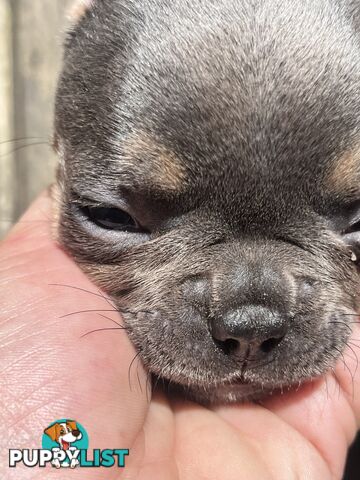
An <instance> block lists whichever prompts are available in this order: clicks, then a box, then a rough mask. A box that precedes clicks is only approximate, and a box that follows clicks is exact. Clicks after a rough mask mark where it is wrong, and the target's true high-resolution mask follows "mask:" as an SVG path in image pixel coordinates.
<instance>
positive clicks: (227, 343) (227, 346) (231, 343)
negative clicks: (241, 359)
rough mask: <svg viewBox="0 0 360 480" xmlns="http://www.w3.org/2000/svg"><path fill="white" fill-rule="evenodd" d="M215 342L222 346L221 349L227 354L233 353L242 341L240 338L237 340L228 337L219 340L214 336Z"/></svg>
mask: <svg viewBox="0 0 360 480" xmlns="http://www.w3.org/2000/svg"><path fill="white" fill-rule="evenodd" d="M214 342H215V344H216V345H217V346H218V347H219V348H220V350H222V351H223V352H224V353H225V355H231V354H232V353H234V352H236V351H237V350H238V349H239V347H240V343H239V342H238V340H235V338H228V339H226V340H217V339H216V338H214Z"/></svg>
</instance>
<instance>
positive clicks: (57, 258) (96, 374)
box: [0, 197, 360, 480]
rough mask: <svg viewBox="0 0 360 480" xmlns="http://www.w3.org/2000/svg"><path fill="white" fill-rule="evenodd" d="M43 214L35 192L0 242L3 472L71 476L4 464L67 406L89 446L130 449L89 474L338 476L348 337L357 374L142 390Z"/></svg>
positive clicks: (353, 385) (135, 364) (349, 399)
mask: <svg viewBox="0 0 360 480" xmlns="http://www.w3.org/2000/svg"><path fill="white" fill-rule="evenodd" d="M48 215H49V200H48V199H47V198H46V197H42V198H41V199H40V200H39V201H38V202H37V203H36V205H35V206H34V207H33V208H32V210H31V211H30V212H28V214H27V215H26V217H25V218H24V219H23V222H21V223H20V225H18V226H17V228H16V229H15V231H14V232H13V233H12V235H11V236H10V237H9V238H8V239H7V241H5V242H4V243H3V245H2V247H1V251H0V265H1V271H0V283H1V290H0V296H1V299H0V301H1V305H2V309H1V312H2V313H1V317H0V318H1V323H2V329H1V331H2V334H3V335H2V340H1V346H2V349H1V365H2V373H1V377H0V382H1V384H0V391H1V392H2V398H1V402H2V408H1V416H2V418H1V425H5V426H6V428H4V430H3V431H2V433H1V437H0V438H1V440H0V443H1V447H2V449H1V451H2V452H3V453H4V452H5V454H6V455H5V456H6V458H4V460H3V461H2V462H1V463H0V464H1V465H3V467H2V468H3V469H4V474H3V475H1V478H7V479H12V478H14V479H15V478H16V479H28V478H29V479H30V478H37V479H38V478H49V475H54V478H57V479H61V478H68V472H66V471H61V470H56V471H55V470H54V469H53V470H50V471H49V470H48V469H46V470H43V471H41V470H38V469H28V468H25V467H22V468H21V467H18V468H17V469H12V470H10V469H9V468H7V467H6V464H7V453H6V452H7V449H8V448H40V447H41V435H42V430H43V429H44V428H45V427H46V426H47V425H48V424H49V423H51V422H52V421H54V420H56V419H58V418H63V417H68V418H73V419H76V420H78V421H79V422H80V423H81V424H82V425H84V426H85V428H86V429H87V431H88V433H89V437H90V450H92V449H94V448H100V449H105V448H129V449H130V455H129V457H128V458H127V461H126V468H125V469H124V470H121V471H119V470H118V469H115V468H114V469H111V470H109V469H88V470H87V471H86V478H87V479H89V480H92V479H98V480H101V479H106V480H108V479H117V478H119V479H120V478H121V479H125V478H126V479H138V480H143V479H144V480H152V479H156V480H162V479H164V480H172V479H174V480H175V479H185V480H192V479H194V480H195V479H196V480H198V479H202V478H204V479H205V478H206V479H209V480H212V479H214V480H218V479H222V480H232V479H237V480H238V479H242V478H243V479H261V480H265V479H267V478H269V479H276V480H279V479H280V480H281V479H284V480H285V479H286V480H289V479H290V478H313V479H319V478H321V479H326V478H335V479H339V478H341V472H342V469H343V464H344V460H345V456H346V449H347V447H348V445H349V443H350V442H351V440H352V438H353V436H354V434H355V431H356V428H357V425H356V421H357V420H356V419H359V417H360V401H359V399H358V396H359V393H360V382H359V379H358V377H356V373H355V370H356V362H357V359H356V355H354V353H356V348H355V349H354V351H350V352H349V354H347V353H346V354H345V357H344V358H345V359H346V364H347V366H348V369H349V370H350V372H351V374H352V375H353V376H354V375H355V376H354V378H352V376H351V375H350V373H349V370H347V369H346V368H345V369H344V368H343V366H342V364H341V362H340V365H339V367H338V368H337V370H336V378H337V380H335V377H334V376H333V375H328V376H327V378H326V379H322V380H320V381H317V382H314V383H313V384H311V385H308V386H304V387H302V388H301V389H299V390H298V391H297V392H292V393H287V394H286V395H284V396H282V397H276V398H274V399H270V400H268V401H266V402H265V404H264V405H263V406H259V405H250V404H247V405H240V406H238V405H236V406H224V407H216V408H215V407H214V408H211V409H210V408H205V407H201V406H199V405H196V404H193V403H186V402H180V401H176V400H173V399H171V398H169V396H168V395H166V394H165V393H162V392H160V391H159V392H157V393H156V394H155V395H154V396H153V398H152V399H151V401H150V393H149V382H148V381H147V375H146V373H145V371H144V369H143V367H142V365H141V363H140V361H139V360H138V357H136V353H135V351H134V349H133V347H132V345H131V344H130V342H129V340H128V338H127V336H126V334H125V332H124V330H122V329H121V328H119V329H118V330H114V329H115V328H116V329H117V328H118V325H117V324H116V323H117V322H121V319H120V318H119V317H118V316H117V314H116V313H115V312H113V311H111V310H112V306H111V303H109V301H108V300H107V299H106V298H104V297H103V296H102V295H101V294H100V293H99V292H98V291H97V289H96V287H94V286H93V285H92V284H91V283H90V282H89V280H88V279H87V278H86V277H85V276H84V275H83V274H82V273H81V272H80V270H78V268H77V267H76V266H75V265H74V264H73V263H72V262H71V260H70V259H68V258H67V256H66V255H65V254H64V253H63V252H62V251H61V250H60V249H59V248H57V247H56V246H55V245H54V243H53V242H52V241H51V240H50V236H49V233H48V222H47V221H46V217H47V216H48ZM74 287H75V288H74ZM88 310H91V311H90V312H89V311H88ZM356 327H357V325H356ZM99 329H103V331H98V330H99ZM106 329H109V330H106ZM95 330H96V331H95ZM91 332H92V333H91ZM355 336H356V335H355ZM354 341H355V340H354ZM130 365H131V368H129V367H130ZM346 390H348V393H346ZM1 473H2V472H1ZM72 475H73V476H74V478H83V470H82V469H77V470H75V471H74V472H72Z"/></svg>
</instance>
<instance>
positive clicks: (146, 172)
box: [121, 132, 185, 193]
mask: <svg viewBox="0 0 360 480" xmlns="http://www.w3.org/2000/svg"><path fill="white" fill-rule="evenodd" d="M121 164H122V167H123V168H124V169H126V170H128V171H129V173H130V174H131V176H133V178H134V179H139V180H140V182H141V183H142V184H144V185H145V186H146V187H148V189H149V190H151V189H155V190H160V191H165V192H166V191H170V192H174V193H175V192H179V191H181V190H182V187H183V185H184V181H185V168H184V166H183V165H182V163H181V160H180V158H179V157H178V156H177V155H176V154H175V152H173V151H172V150H170V149H169V148H167V147H166V146H165V145H163V144H162V143H161V142H160V141H158V140H157V139H156V138H152V137H151V136H150V135H149V134H147V133H144V132H135V133H132V134H131V135H129V136H128V137H126V138H125V139H124V140H123V142H122V144H121Z"/></svg>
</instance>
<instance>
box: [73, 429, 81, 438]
mask: <svg viewBox="0 0 360 480" xmlns="http://www.w3.org/2000/svg"><path fill="white" fill-rule="evenodd" d="M72 434H73V435H74V437H78V436H79V435H80V430H72Z"/></svg>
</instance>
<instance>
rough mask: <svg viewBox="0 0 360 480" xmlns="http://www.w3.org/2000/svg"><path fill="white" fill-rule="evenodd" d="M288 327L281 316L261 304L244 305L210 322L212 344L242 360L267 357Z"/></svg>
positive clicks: (285, 320) (284, 318)
mask: <svg viewBox="0 0 360 480" xmlns="http://www.w3.org/2000/svg"><path fill="white" fill-rule="evenodd" d="M287 330H288V320H287V319H286V317H285V316H284V315H281V314H280V313H278V312H273V311H272V310H270V309H268V308H266V307H262V306H257V305H253V306H243V307H242V308H239V309H237V310H232V311H230V312H228V313H227V314H225V315H222V316H221V317H219V318H214V319H212V320H211V321H210V331H211V334H212V336H213V339H214V341H215V343H216V344H217V345H218V346H219V347H220V348H221V349H222V350H223V351H224V352H225V353H226V354H227V355H232V356H233V355H234V356H237V357H239V358H241V359H246V358H249V359H260V358H264V357H266V355H267V354H269V353H270V352H272V351H273V350H274V349H275V348H276V347H277V346H278V345H279V343H280V342H281V341H282V340H283V338H284V337H285V335H286V333H287Z"/></svg>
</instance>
